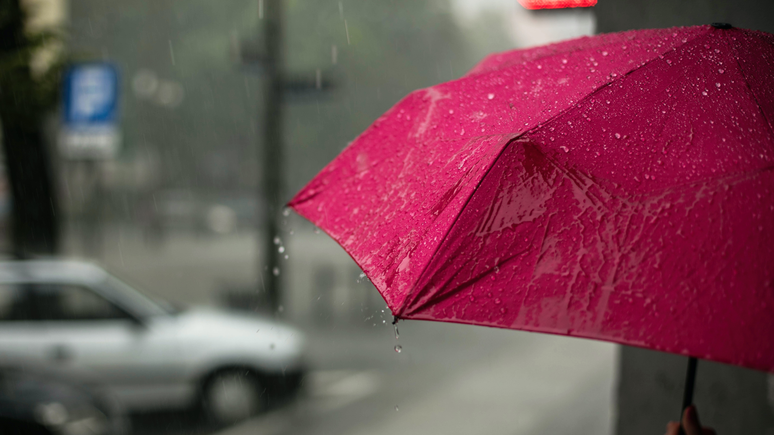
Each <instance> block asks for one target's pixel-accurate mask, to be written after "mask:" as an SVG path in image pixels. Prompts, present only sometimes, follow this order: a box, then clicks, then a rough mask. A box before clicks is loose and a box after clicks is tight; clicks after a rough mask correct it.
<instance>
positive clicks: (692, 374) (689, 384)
mask: <svg viewBox="0 0 774 435" xmlns="http://www.w3.org/2000/svg"><path fill="white" fill-rule="evenodd" d="M696 363H697V361H696V358H694V357H689V358H688V370H687V371H686V373H685V390H684V391H683V407H682V410H681V411H680V418H679V419H678V421H679V422H680V434H681V435H685V430H684V429H683V423H682V421H683V414H684V413H685V410H686V408H688V407H689V406H691V404H692V403H693V386H694V384H695V381H696Z"/></svg>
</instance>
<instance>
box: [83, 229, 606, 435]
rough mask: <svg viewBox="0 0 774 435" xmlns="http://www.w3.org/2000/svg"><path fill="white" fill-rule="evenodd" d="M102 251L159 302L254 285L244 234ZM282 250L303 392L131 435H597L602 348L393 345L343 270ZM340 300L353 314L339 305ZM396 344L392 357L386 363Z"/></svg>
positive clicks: (179, 415) (519, 336) (424, 327)
mask: <svg viewBox="0 0 774 435" xmlns="http://www.w3.org/2000/svg"><path fill="white" fill-rule="evenodd" d="M105 240H106V249H105V252H104V254H103V257H102V259H101V261H102V263H103V264H107V265H108V266H109V268H110V269H111V270H113V271H116V272H118V273H119V274H121V275H122V276H124V277H128V278H129V279H130V280H131V282H136V283H139V284H141V285H144V286H145V287H146V288H149V289H151V291H152V292H153V293H155V294H156V295H158V296H161V297H163V298H165V299H168V300H171V301H173V302H180V301H187V302H190V303H193V304H209V305H217V304H219V303H222V301H223V299H222V294H221V293H220V292H221V291H222V288H223V285H224V283H237V284H242V285H245V286H248V287H249V286H250V285H252V283H254V282H255V280H256V274H255V264H256V260H255V257H254V249H253V248H254V246H255V238H254V237H252V236H249V235H248V236H244V235H233V236H225V237H219V238H218V237H191V236H180V237H169V238H167V240H165V241H164V243H163V244H162V245H161V246H153V245H146V244H144V243H143V242H142V239H141V237H139V236H138V235H137V234H136V233H132V232H128V231H123V232H115V231H114V232H112V233H110V234H107V235H106V238H105ZM74 251H75V252H76V253H77V250H74ZM287 251H288V252H289V253H290V256H291V257H290V260H289V261H288V267H287V269H285V270H283V273H286V274H287V275H286V276H288V279H289V283H290V284H291V285H289V286H288V287H289V289H288V290H289V294H288V295H287V298H288V300H289V303H288V309H287V310H286V311H285V313H284V314H285V317H286V318H288V319H289V320H290V321H292V322H294V323H296V324H299V325H300V326H301V328H302V329H304V330H305V331H306V333H307V336H308V339H309V340H308V342H309V360H310V362H311V372H310V375H309V377H308V380H307V382H306V384H307V388H306V391H305V393H304V394H303V395H302V396H301V397H300V398H299V399H298V400H296V401H294V402H293V403H291V404H289V405H286V406H283V407H281V408H278V409H275V410H273V411H271V412H269V413H266V414H264V415H261V416H258V417H256V418H254V419H252V420H249V421H246V422H243V423H241V424H239V425H235V426H232V427H229V428H225V429H220V430H216V429H214V428H211V427H207V426H206V425H204V424H203V422H202V421H201V418H199V416H198V415H196V414H195V413H193V412H176V413H154V414H146V415H143V416H139V417H136V418H135V419H134V422H133V423H134V433H136V434H144V435H178V434H181V435H182V434H197V435H198V434H202V435H204V434H208V435H209V434H218V435H241V434H245V435H247V434H261V435H269V434H274V435H284V434H294V435H305V434H315V435H325V434H337V435H360V434H376V435H381V434H384V435H388V434H389V435H393V434H395V433H443V434H446V435H450V434H465V435H468V434H471V433H475V434H544V433H551V434H558V435H561V434H573V435H579V434H580V435H582V434H594V435H598V434H602V435H604V434H608V433H610V432H611V431H610V427H611V418H612V404H613V403H612V400H613V388H614V384H615V370H616V367H615V364H616V358H615V356H616V355H615V353H616V348H615V346H613V345H610V344H606V343H600V342H594V341H589V340H580V339H570V338H564V337H555V336H549V335H543V334H530V333H523V332H518V331H510V330H497V329H489V328H482V327H473V326H467V325H455V324H440V323H428V322H416V321H409V322H401V323H400V325H399V326H400V333H401V334H400V338H399V340H397V341H396V339H395V338H394V333H393V330H392V326H391V325H390V321H391V318H389V313H382V312H381V309H382V308H384V305H383V302H382V301H381V300H380V299H379V298H378V294H369V293H368V292H373V288H372V287H371V288H370V289H369V288H368V287H369V286H367V285H366V286H363V285H362V284H357V285H355V278H356V276H357V275H354V277H353V276H352V266H353V264H352V263H351V260H350V259H349V258H348V257H347V256H346V254H344V253H343V252H341V251H340V250H339V251H336V246H335V244H333V243H332V242H330V240H329V239H327V238H326V237H325V236H324V235H312V234H307V235H304V234H303V233H301V231H297V232H296V235H295V236H294V239H293V240H290V241H289V245H288V250H287ZM320 265H322V266H320ZM321 268H327V270H332V271H334V272H335V273H336V275H335V277H336V279H337V281H334V282H333V283H332V285H331V288H330V291H329V294H328V295H327V296H326V297H328V298H329V299H330V300H329V301H328V304H327V306H326V307H325V309H324V310H321V309H320V307H318V305H319V304H320V303H321V296H320V294H321V293H320V292H321V290H319V289H317V288H316V287H314V286H315V285H316V284H315V280H316V279H317V278H318V275H317V273H318V271H319V270H321ZM363 296H365V298H363ZM372 296H376V297H375V298H374V297H372ZM353 298H359V299H358V300H359V301H360V302H358V303H357V304H353V303H351V300H352V299H353ZM376 307H378V308H376ZM321 312H322V313H324V316H322V317H321V315H320V314H321ZM396 344H400V345H401V346H402V349H403V350H402V352H400V353H396V352H395V350H394V346H395V345H396Z"/></svg>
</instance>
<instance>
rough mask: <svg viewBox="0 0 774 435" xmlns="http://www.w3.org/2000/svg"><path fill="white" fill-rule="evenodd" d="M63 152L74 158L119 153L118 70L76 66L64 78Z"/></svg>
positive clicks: (95, 65)
mask: <svg viewBox="0 0 774 435" xmlns="http://www.w3.org/2000/svg"><path fill="white" fill-rule="evenodd" d="M63 94H64V95H63V97H64V98H63V126H62V130H61V132H60V141H59V145H60V150H61V151H62V154H64V155H65V156H66V157H71V158H110V157H114V156H115V154H116V153H117V152H118V146H119V142H120V135H119V132H118V127H117V125H116V122H117V112H118V94H119V80H118V70H117V69H116V67H115V66H113V65H112V64H110V63H106V62H93V63H84V64H77V65H73V66H72V67H70V69H69V70H68V71H67V73H66V75H65V80H64V92H63Z"/></svg>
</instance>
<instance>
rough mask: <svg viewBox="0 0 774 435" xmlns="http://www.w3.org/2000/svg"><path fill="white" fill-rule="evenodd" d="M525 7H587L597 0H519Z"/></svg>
mask: <svg viewBox="0 0 774 435" xmlns="http://www.w3.org/2000/svg"><path fill="white" fill-rule="evenodd" d="M519 3H520V4H521V5H522V6H524V7H525V8H527V9H564V8H588V7H591V6H594V5H595V4H597V0H519Z"/></svg>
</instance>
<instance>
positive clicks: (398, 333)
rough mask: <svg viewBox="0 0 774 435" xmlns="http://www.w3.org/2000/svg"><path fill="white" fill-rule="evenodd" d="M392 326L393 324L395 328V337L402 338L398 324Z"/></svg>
mask: <svg viewBox="0 0 774 435" xmlns="http://www.w3.org/2000/svg"><path fill="white" fill-rule="evenodd" d="M392 326H393V328H395V339H396V340H397V339H399V338H400V332H398V324H397V323H396V324H394V325H392Z"/></svg>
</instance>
